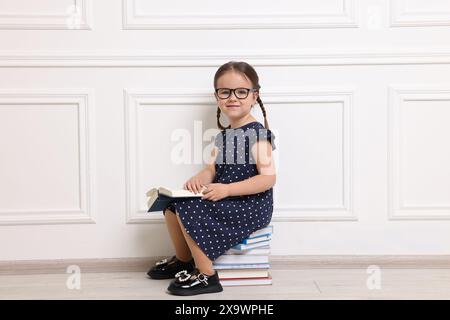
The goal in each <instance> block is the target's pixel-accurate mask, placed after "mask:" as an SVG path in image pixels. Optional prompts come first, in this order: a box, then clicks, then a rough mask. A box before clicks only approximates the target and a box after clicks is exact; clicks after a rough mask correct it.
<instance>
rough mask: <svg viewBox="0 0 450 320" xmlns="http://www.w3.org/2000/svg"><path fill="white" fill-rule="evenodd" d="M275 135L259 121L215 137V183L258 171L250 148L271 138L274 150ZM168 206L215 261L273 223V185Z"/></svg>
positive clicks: (236, 178) (230, 180)
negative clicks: (212, 198) (260, 189)
mask: <svg viewBox="0 0 450 320" xmlns="http://www.w3.org/2000/svg"><path fill="white" fill-rule="evenodd" d="M274 139H275V136H274V135H273V133H272V132H271V131H270V130H269V129H265V128H264V126H263V125H262V124H261V123H259V122H257V121H254V122H250V123H247V124H246V125H244V126H241V127H239V128H234V129H225V130H222V131H221V132H220V133H219V134H217V136H216V137H215V145H216V146H217V147H218V155H217V158H216V163H215V169H216V175H215V177H214V180H213V182H212V183H232V182H238V181H242V180H246V179H248V178H250V177H253V176H255V175H257V174H258V170H257V167H256V162H255V159H254V158H253V155H252V153H251V152H250V151H251V148H252V146H253V144H254V143H255V142H257V141H259V140H268V141H269V142H270V143H271V144H272V150H275V149H276V147H275V144H274V141H273V140H274ZM167 209H169V210H171V211H172V212H176V213H177V214H178V215H179V217H180V219H181V221H182V222H183V225H184V227H185V229H186V232H187V233H188V234H189V235H190V236H191V237H192V239H194V241H195V242H196V243H197V244H198V246H199V247H200V248H201V249H202V251H203V252H204V253H205V254H206V256H208V258H209V259H211V260H212V261H214V260H215V259H216V258H218V257H219V256H220V255H222V254H223V253H224V252H225V251H226V250H228V249H230V248H231V247H233V246H235V245H237V244H238V243H240V242H242V240H243V239H245V238H247V237H248V236H249V235H250V234H251V233H252V232H254V231H256V230H258V229H261V228H263V227H265V226H267V225H268V224H269V223H270V220H271V219H272V212H273V189H272V188H270V189H268V190H266V191H264V192H260V193H257V194H252V195H245V196H238V197H227V198H223V199H221V200H219V201H211V200H206V199H205V200H203V199H201V198H195V199H184V200H179V201H174V202H172V203H171V204H170V205H169V206H168V207H167ZM163 212H164V211H163ZM164 213H165V212H164Z"/></svg>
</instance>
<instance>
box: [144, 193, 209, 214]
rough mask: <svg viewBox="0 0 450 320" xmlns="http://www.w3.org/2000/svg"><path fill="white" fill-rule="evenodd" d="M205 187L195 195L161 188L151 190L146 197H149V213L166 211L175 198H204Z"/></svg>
mask: <svg viewBox="0 0 450 320" xmlns="http://www.w3.org/2000/svg"><path fill="white" fill-rule="evenodd" d="M205 188H206V187H203V189H202V190H201V192H200V193H194V192H191V191H189V190H185V189H172V188H167V187H159V188H152V189H150V190H149V191H148V192H147V193H146V195H147V197H148V201H147V205H148V210H147V212H152V211H162V210H164V209H165V208H166V207H167V206H168V205H169V204H170V202H171V201H172V200H173V199H174V198H177V199H179V198H201V197H202V196H203V190H205Z"/></svg>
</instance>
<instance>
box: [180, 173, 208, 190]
mask: <svg viewBox="0 0 450 320" xmlns="http://www.w3.org/2000/svg"><path fill="white" fill-rule="evenodd" d="M203 188H204V184H203V181H202V180H201V179H200V178H199V177H197V176H193V177H192V178H190V179H189V180H188V181H186V183H185V184H184V185H183V189H186V190H189V191H191V192H194V193H200V192H201V191H202V189H203Z"/></svg>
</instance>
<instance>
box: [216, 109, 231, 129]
mask: <svg viewBox="0 0 450 320" xmlns="http://www.w3.org/2000/svg"><path fill="white" fill-rule="evenodd" d="M217 126H218V127H219V129H220V130H224V129H229V128H231V125H229V126H228V127H226V128H225V127H224V126H222V124H221V123H220V108H219V107H217Z"/></svg>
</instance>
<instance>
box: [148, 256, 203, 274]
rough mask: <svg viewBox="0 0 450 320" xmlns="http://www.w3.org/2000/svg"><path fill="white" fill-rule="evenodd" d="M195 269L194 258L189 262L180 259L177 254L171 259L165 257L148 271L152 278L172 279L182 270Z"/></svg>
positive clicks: (189, 270)
mask: <svg viewBox="0 0 450 320" xmlns="http://www.w3.org/2000/svg"><path fill="white" fill-rule="evenodd" d="M194 269H195V263H194V259H191V260H190V261H188V262H183V261H181V260H179V259H178V258H177V257H176V256H173V257H172V258H170V260H169V259H163V260H161V261H158V262H156V264H155V266H153V267H152V268H151V269H150V270H149V271H148V272H147V275H148V276H149V277H150V278H152V279H172V278H174V277H175V275H176V274H177V273H178V272H180V271H182V270H187V271H188V272H191V271H193V270H194Z"/></svg>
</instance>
